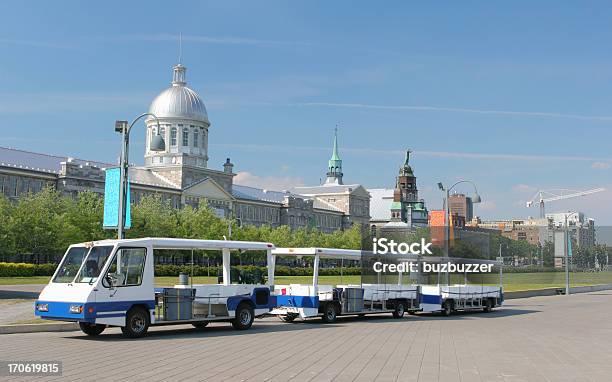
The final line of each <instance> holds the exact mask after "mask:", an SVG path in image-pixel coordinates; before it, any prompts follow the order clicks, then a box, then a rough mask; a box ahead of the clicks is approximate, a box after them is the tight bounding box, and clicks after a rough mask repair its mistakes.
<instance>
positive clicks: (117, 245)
mask: <svg viewBox="0 0 612 382" xmlns="http://www.w3.org/2000/svg"><path fill="white" fill-rule="evenodd" d="M273 249H274V245H273V244H271V243H261V242H246V241H226V240H195V239H175V238H142V239H123V240H102V241H94V242H87V243H81V244H74V245H71V246H70V247H69V248H68V250H67V251H66V254H65V255H64V257H63V259H62V261H61V263H60V265H59V266H58V268H57V270H56V271H55V274H54V275H53V277H52V278H51V280H50V282H49V284H48V285H47V286H45V288H44V289H43V290H42V292H41V293H40V296H39V298H38V300H36V302H35V314H36V316H39V317H41V318H43V319H47V320H60V321H74V322H78V323H79V325H80V328H81V330H82V331H83V332H84V333H86V334H88V335H98V334H100V333H102V331H104V329H105V328H106V327H109V326H117V327H120V328H121V330H122V332H123V334H124V335H125V336H128V337H141V336H144V335H145V334H146V333H147V330H148V328H149V326H152V325H173V324H186V323H189V324H192V325H193V326H195V327H198V328H200V327H204V326H206V325H207V324H208V323H210V322H216V321H229V322H231V324H232V326H233V327H234V328H235V329H238V330H245V329H249V328H250V327H251V325H252V324H253V320H254V318H255V317H258V316H262V315H264V314H266V313H268V312H269V311H270V308H271V305H272V299H271V296H270V287H269V285H262V284H232V283H231V281H230V270H231V269H230V256H231V253H232V251H234V253H238V254H239V253H241V252H244V251H262V252H266V253H267V260H268V261H269V260H270V258H271V256H272V255H271V251H272V250H273ZM157 250H191V251H192V255H193V251H194V250H206V251H220V252H221V254H222V259H223V277H222V283H221V284H198V285H194V284H188V283H187V282H183V283H180V284H179V285H175V286H174V287H170V288H155V286H154V281H155V280H154V256H155V251H157ZM269 269H271V268H269ZM268 279H269V280H273V279H274V277H273V276H272V277H270V274H268Z"/></svg>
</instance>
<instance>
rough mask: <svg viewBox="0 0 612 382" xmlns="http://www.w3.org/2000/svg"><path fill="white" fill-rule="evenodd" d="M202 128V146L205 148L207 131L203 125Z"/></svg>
mask: <svg viewBox="0 0 612 382" xmlns="http://www.w3.org/2000/svg"><path fill="white" fill-rule="evenodd" d="M200 130H201V131H200V132H201V133H202V134H201V135H202V148H204V146H206V132H205V131H204V128H203V127H201V128H200Z"/></svg>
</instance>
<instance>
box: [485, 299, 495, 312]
mask: <svg viewBox="0 0 612 382" xmlns="http://www.w3.org/2000/svg"><path fill="white" fill-rule="evenodd" d="M492 310H493V302H492V301H491V300H490V299H487V301H486V302H485V305H484V307H483V308H482V311H483V312H485V313H489V312H491V311H492Z"/></svg>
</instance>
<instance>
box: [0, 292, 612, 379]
mask: <svg viewBox="0 0 612 382" xmlns="http://www.w3.org/2000/svg"><path fill="white" fill-rule="evenodd" d="M611 317H612V292H605V291H604V292H594V293H590V294H578V295H572V296H570V297H565V296H551V297H534V298H529V299H519V300H508V301H507V304H506V305H505V306H504V307H503V308H502V309H499V310H496V311H495V312H493V313H489V314H485V313H462V314H456V315H453V316H451V317H448V318H446V317H440V316H435V315H417V316H408V317H406V318H404V319H399V320H397V319H392V318H391V317H390V315H380V316H370V317H365V318H341V319H339V321H338V322H337V323H335V324H322V323H320V322H319V321H311V322H305V323H304V322H297V323H293V324H286V323H282V322H280V321H279V320H278V319H276V318H267V319H264V320H257V321H256V322H255V324H254V326H253V328H252V329H251V330H249V331H245V332H239V331H234V330H232V329H231V327H230V325H229V324H227V323H219V324H211V325H210V327H208V328H205V329H203V330H196V329H192V328H191V327H187V326H176V327H156V328H152V330H151V332H150V333H149V335H148V336H147V337H146V338H143V339H139V340H128V339H124V338H122V337H121V335H120V331H119V329H116V328H113V329H109V330H107V332H105V333H104V334H103V335H102V336H100V337H98V338H92V337H87V336H84V335H82V334H81V333H80V332H63V333H32V334H7V335H2V336H0V343H1V344H2V346H1V347H0V354H1V355H0V360H61V361H62V362H63V374H64V375H63V379H65V380H73V381H76V380H83V381H85V380H94V379H97V380H121V381H136V380H146V381H171V380H173V381H191V380H201V381H224V380H227V381H331V380H334V381H352V380H357V381H373V380H376V381H555V382H556V381H610V380H611V379H612V362H611V359H612V358H611V354H612V320H611V319H610V318H611ZM4 379H8V380H10V378H6V377H4ZM24 379H26V378H23V377H21V378H14V379H13V380H24ZM27 379H28V380H30V379H35V378H32V377H29V378H27ZM47 379H50V378H47Z"/></svg>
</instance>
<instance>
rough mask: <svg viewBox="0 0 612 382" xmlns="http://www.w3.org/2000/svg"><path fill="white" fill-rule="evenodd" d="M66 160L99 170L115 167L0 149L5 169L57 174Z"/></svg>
mask: <svg viewBox="0 0 612 382" xmlns="http://www.w3.org/2000/svg"><path fill="white" fill-rule="evenodd" d="M68 159H72V163H76V164H79V165H84V164H86V163H89V164H90V165H92V166H97V167H100V168H102V167H113V166H116V165H113V164H109V163H103V162H96V161H88V160H83V159H75V158H70V157H66V156H57V155H49V154H40V153H34V152H31V151H26V150H19V149H13V148H9V147H0V165H3V166H7V167H16V168H22V169H27V170H32V171H40V172H52V173H55V174H58V173H59V172H60V169H61V162H67V161H68Z"/></svg>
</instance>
